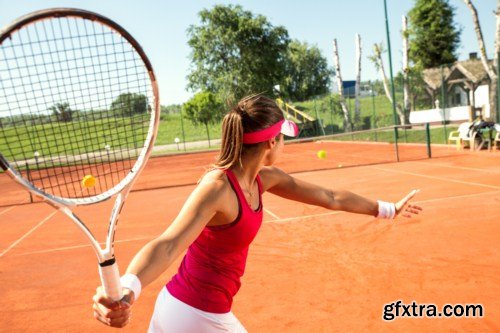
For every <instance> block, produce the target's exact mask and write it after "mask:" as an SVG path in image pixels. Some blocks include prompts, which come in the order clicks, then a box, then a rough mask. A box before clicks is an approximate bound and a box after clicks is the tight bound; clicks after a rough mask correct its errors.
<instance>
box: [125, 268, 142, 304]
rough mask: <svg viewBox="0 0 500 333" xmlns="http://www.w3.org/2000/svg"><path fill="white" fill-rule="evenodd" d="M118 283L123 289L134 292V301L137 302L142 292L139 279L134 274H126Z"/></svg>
mask: <svg viewBox="0 0 500 333" xmlns="http://www.w3.org/2000/svg"><path fill="white" fill-rule="evenodd" d="M120 282H121V284H122V287H123V288H127V289H130V290H132V291H133V292H134V300H135V301H137V299H138V298H139V295H140V294H141V290H142V285H141V281H140V280H139V278H138V277H137V276H136V275H134V274H130V273H127V274H125V275H124V276H122V277H121V278H120Z"/></svg>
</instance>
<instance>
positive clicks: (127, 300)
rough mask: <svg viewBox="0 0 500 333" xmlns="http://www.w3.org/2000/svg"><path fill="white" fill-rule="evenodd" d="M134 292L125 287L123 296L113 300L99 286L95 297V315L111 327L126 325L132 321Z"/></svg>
mask: <svg viewBox="0 0 500 333" xmlns="http://www.w3.org/2000/svg"><path fill="white" fill-rule="evenodd" d="M134 298H135V297H134V292H133V291H131V290H130V289H127V288H123V298H122V299H121V300H119V301H113V300H112V299H110V298H109V297H107V296H106V294H105V293H104V289H103V288H102V287H98V288H97V290H96V293H95V295H94V297H93V298H92V299H93V300H94V305H93V309H94V317H95V318H96V319H97V320H99V321H100V322H101V323H103V324H105V325H108V326H111V327H124V326H125V325H127V324H128V323H129V322H130V310H131V307H132V304H133V303H134Z"/></svg>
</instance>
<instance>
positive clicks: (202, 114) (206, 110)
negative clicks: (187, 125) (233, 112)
mask: <svg viewBox="0 0 500 333" xmlns="http://www.w3.org/2000/svg"><path fill="white" fill-rule="evenodd" d="M182 110H183V112H184V114H185V115H186V117H187V118H188V119H189V120H191V122H192V123H193V124H195V125H199V124H203V125H205V129H206V131H207V136H208V139H209V140H210V133H209V131H208V125H209V124H215V123H217V122H219V121H220V120H221V119H222V117H223V114H224V107H223V104H222V103H221V102H220V101H219V99H218V98H217V96H216V95H215V94H213V93H211V92H208V91H202V92H199V93H197V94H196V95H194V96H193V98H191V99H190V100H189V101H187V102H186V103H184V105H183V106H182Z"/></svg>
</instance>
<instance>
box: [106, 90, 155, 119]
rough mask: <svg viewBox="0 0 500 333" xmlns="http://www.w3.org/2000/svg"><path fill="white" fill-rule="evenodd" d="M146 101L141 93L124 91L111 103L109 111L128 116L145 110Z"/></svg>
mask: <svg viewBox="0 0 500 333" xmlns="http://www.w3.org/2000/svg"><path fill="white" fill-rule="evenodd" d="M147 107H148V102H147V98H146V96H145V95H143V94H136V93H124V94H121V95H120V96H118V97H117V98H116V99H115V100H114V101H113V103H111V112H112V113H113V114H115V115H117V116H120V117H130V116H134V115H139V114H143V113H146V112H147Z"/></svg>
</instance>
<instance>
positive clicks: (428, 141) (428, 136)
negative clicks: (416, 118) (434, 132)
mask: <svg viewBox="0 0 500 333" xmlns="http://www.w3.org/2000/svg"><path fill="white" fill-rule="evenodd" d="M425 139H426V140H425V142H426V145H427V157H428V158H432V151H431V130H430V126H429V123H425Z"/></svg>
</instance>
